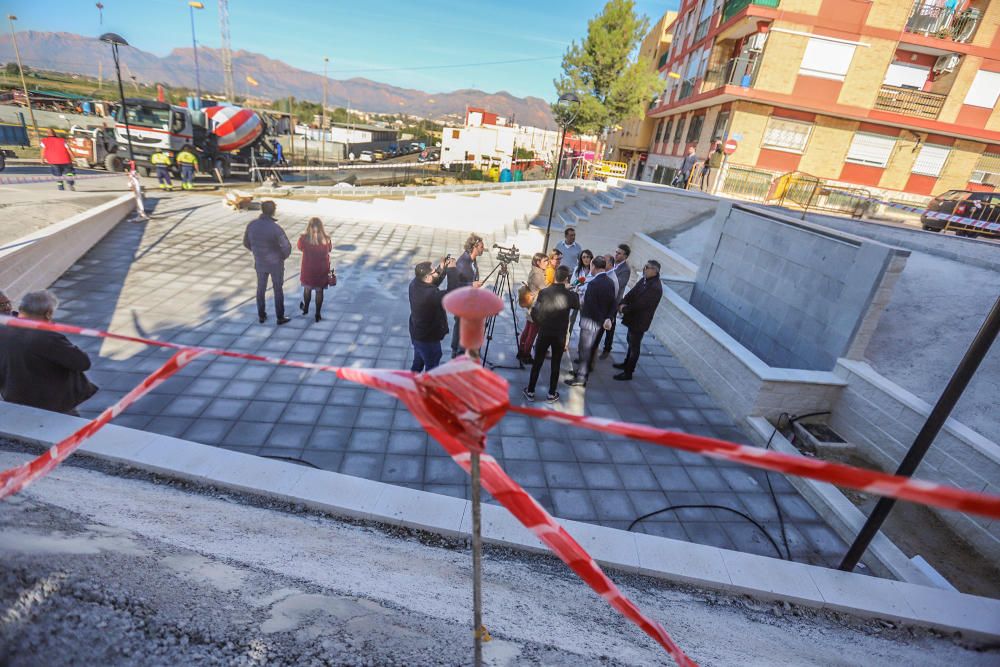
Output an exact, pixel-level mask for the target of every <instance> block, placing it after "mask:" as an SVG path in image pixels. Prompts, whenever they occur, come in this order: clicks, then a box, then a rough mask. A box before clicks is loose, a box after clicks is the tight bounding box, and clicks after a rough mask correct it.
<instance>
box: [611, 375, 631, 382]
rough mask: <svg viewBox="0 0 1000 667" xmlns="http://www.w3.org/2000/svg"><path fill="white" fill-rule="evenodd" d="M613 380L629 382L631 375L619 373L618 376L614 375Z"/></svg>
mask: <svg viewBox="0 0 1000 667" xmlns="http://www.w3.org/2000/svg"><path fill="white" fill-rule="evenodd" d="M614 379H615V380H623V381H625V380H631V379H632V374H631V373H619V374H618V375H616V376H615V377H614Z"/></svg>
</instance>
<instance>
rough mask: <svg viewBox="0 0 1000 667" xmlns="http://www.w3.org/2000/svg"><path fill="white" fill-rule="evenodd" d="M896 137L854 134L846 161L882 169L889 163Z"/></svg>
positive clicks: (862, 133)
mask: <svg viewBox="0 0 1000 667" xmlns="http://www.w3.org/2000/svg"><path fill="white" fill-rule="evenodd" d="M895 145H896V137H887V136H885V135H881V134H870V133H868V132H856V133H855V134H854V140H853V141H851V147H850V148H849V149H848V151H847V158H846V159H847V161H848V162H853V163H855V164H865V165H869V166H872V167H884V166H885V165H886V164H888V162H889V156H891V155H892V149H893V147H894V146H895Z"/></svg>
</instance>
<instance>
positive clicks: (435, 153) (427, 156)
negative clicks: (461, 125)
mask: <svg viewBox="0 0 1000 667" xmlns="http://www.w3.org/2000/svg"><path fill="white" fill-rule="evenodd" d="M440 159H441V149H440V148H438V147H436V146H435V147H433V148H425V149H424V150H422V151H420V155H418V156H417V162H437V161H438V160H440Z"/></svg>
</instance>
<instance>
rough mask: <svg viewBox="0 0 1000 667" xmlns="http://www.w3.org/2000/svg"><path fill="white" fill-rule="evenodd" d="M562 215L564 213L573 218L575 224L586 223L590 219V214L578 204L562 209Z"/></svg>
mask: <svg viewBox="0 0 1000 667" xmlns="http://www.w3.org/2000/svg"><path fill="white" fill-rule="evenodd" d="M563 213H566V214H568V215H569V216H570V217H572V218H575V221H576V222H577V223H581V222H586V221H587V220H588V219H589V218H590V214H589V213H588V212H587V211H586V210H584V209H583V208H581V207H580V203H579V202H577V203H576V204H573V205H572V206H570V207H568V208H566V209H564V210H563Z"/></svg>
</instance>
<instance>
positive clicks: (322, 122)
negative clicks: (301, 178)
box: [319, 56, 330, 164]
mask: <svg viewBox="0 0 1000 667" xmlns="http://www.w3.org/2000/svg"><path fill="white" fill-rule="evenodd" d="M329 64H330V59H329V58H327V57H325V56H324V57H323V111H322V114H321V115H320V121H319V129H320V132H321V134H320V137H321V138H322V140H323V143H322V144H320V149H319V161H320V164H326V72H327V65H329Z"/></svg>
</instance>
